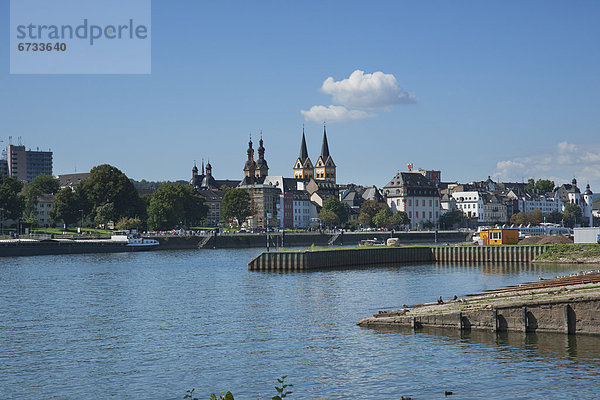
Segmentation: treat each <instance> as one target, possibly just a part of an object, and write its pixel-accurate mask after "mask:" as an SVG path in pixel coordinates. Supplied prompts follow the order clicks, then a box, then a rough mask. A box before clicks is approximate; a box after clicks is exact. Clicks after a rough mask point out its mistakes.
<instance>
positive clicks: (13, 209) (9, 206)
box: [0, 175, 25, 220]
mask: <svg viewBox="0 0 600 400" xmlns="http://www.w3.org/2000/svg"><path fill="white" fill-rule="evenodd" d="M22 187H23V184H22V183H21V182H20V181H19V180H18V179H15V178H12V177H9V176H7V175H0V208H1V209H2V210H3V211H1V212H2V220H6V219H18V218H19V217H20V216H21V214H22V212H23V208H24V206H25V201H24V199H23V197H22V196H21V195H20V194H19V192H20V191H21V188H22Z"/></svg>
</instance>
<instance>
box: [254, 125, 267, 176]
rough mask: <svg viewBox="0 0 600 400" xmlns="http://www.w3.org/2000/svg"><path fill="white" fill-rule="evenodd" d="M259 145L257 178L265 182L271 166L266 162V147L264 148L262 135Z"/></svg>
mask: <svg viewBox="0 0 600 400" xmlns="http://www.w3.org/2000/svg"><path fill="white" fill-rule="evenodd" d="M258 144H259V147H258V160H257V161H256V168H255V176H256V178H263V180H264V177H266V176H268V175H269V166H268V165H267V160H265V147H264V146H263V139H262V134H261V135H260V141H259V142H258Z"/></svg>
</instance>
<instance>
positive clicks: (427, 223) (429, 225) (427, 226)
mask: <svg viewBox="0 0 600 400" xmlns="http://www.w3.org/2000/svg"><path fill="white" fill-rule="evenodd" d="M434 227H435V224H434V223H433V222H431V221H430V220H427V221H425V222H423V228H425V229H431V228H434Z"/></svg>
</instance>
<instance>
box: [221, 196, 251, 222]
mask: <svg viewBox="0 0 600 400" xmlns="http://www.w3.org/2000/svg"><path fill="white" fill-rule="evenodd" d="M249 216H250V195H249V194H248V192H247V191H245V190H244V189H231V190H229V191H228V192H227V193H225V196H223V202H222V203H221V218H223V219H224V220H225V221H229V222H234V221H235V222H236V223H237V224H238V226H241V225H242V224H243V223H244V221H246V218H248V217H249Z"/></svg>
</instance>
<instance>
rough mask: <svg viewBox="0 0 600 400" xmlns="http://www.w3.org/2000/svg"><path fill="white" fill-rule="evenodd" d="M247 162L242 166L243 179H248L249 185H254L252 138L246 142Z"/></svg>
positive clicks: (254, 167)
mask: <svg viewBox="0 0 600 400" xmlns="http://www.w3.org/2000/svg"><path fill="white" fill-rule="evenodd" d="M247 153H248V160H247V161H246V164H245V165H244V177H246V178H250V183H254V176H255V170H256V163H255V162H254V149H253V148H252V136H250V141H249V142H248V150H247Z"/></svg>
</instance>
